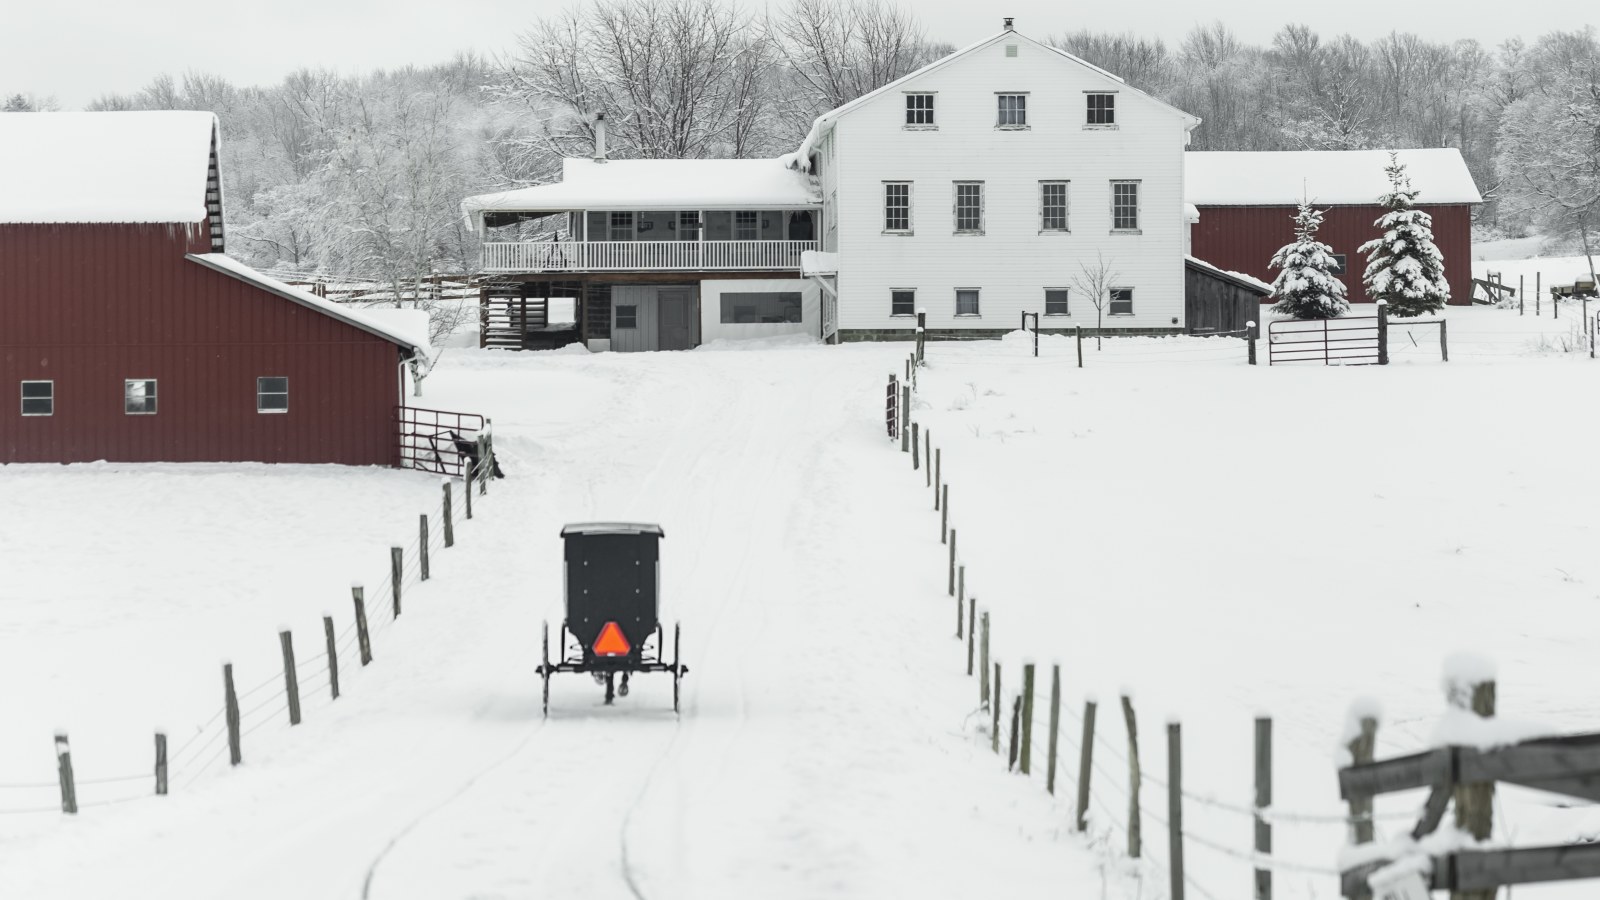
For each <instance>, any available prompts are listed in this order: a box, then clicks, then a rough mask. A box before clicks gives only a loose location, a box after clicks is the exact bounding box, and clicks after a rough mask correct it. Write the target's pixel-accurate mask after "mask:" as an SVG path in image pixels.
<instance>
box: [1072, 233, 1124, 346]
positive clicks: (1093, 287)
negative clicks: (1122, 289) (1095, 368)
mask: <svg viewBox="0 0 1600 900" xmlns="http://www.w3.org/2000/svg"><path fill="white" fill-rule="evenodd" d="M1114 263H1115V261H1114V260H1108V259H1106V258H1105V256H1104V255H1103V254H1101V253H1096V254H1095V255H1094V262H1092V263H1091V262H1089V261H1088V260H1079V261H1078V274H1076V275H1074V276H1072V287H1073V289H1074V290H1076V291H1078V293H1080V294H1082V295H1083V296H1084V297H1086V298H1087V299H1088V301H1089V302H1090V303H1091V304H1093V305H1094V348H1095V349H1096V350H1099V349H1100V332H1101V330H1102V325H1103V323H1104V321H1105V311H1106V306H1107V305H1108V304H1109V303H1110V302H1111V288H1112V286H1113V285H1115V284H1116V283H1117V282H1118V281H1119V280H1121V278H1122V276H1121V275H1119V274H1117V270H1116V267H1115V264H1114Z"/></svg>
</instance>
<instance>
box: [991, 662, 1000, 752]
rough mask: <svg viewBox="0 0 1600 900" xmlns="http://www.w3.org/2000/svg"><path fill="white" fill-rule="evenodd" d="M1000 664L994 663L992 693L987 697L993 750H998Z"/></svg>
mask: <svg viewBox="0 0 1600 900" xmlns="http://www.w3.org/2000/svg"><path fill="white" fill-rule="evenodd" d="M1000 696H1001V694H1000V664H999V663H998V662H997V663H995V664H994V693H993V694H991V695H990V697H989V701H990V702H989V709H990V710H991V711H992V712H993V713H994V726H993V727H992V728H990V729H989V738H990V742H991V743H992V745H993V749H994V752H996V753H999V752H1000V706H1001V703H1000Z"/></svg>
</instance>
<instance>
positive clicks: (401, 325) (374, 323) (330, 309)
mask: <svg viewBox="0 0 1600 900" xmlns="http://www.w3.org/2000/svg"><path fill="white" fill-rule="evenodd" d="M185 258H186V259H188V260H190V261H192V262H197V263H199V264H200V265H202V266H205V267H206V268H208V269H212V270H213V271H217V272H221V273H222V274H224V275H227V276H229V277H232V278H237V279H239V280H240V281H243V282H244V283H246V284H250V285H254V286H256V287H258V288H261V289H262V290H264V291H267V292H268V293H272V294H277V295H278V296H279V297H282V298H283V299H285V300H289V301H292V302H294V303H298V304H300V305H301V306H304V307H307V308H310V309H313V310H315V311H317V312H319V313H322V314H323V315H325V316H332V317H333V318H335V319H338V320H340V321H342V322H344V323H346V324H349V325H354V326H355V327H357V328H359V329H361V330H362V331H365V332H367V333H368V334H375V335H377V336H378V337H381V338H383V339H385V340H388V341H392V342H394V343H395V344H398V345H399V346H400V347H402V348H404V349H407V350H410V351H412V352H413V353H416V354H420V355H424V356H425V355H427V353H428V351H429V347H428V325H427V314H426V313H425V312H424V313H422V314H421V315H420V316H419V315H414V314H413V315H406V316H392V315H385V314H384V312H385V311H378V310H366V309H351V308H350V307H347V306H341V305H340V304H337V303H334V302H333V301H331V300H327V299H324V298H322V297H318V296H317V295H316V294H313V293H311V292H310V291H302V290H300V289H299V288H297V287H290V286H289V285H287V284H284V283H283V282H281V281H279V280H278V279H276V278H272V277H269V276H267V275H263V274H261V273H260V272H257V271H256V270H255V269H252V268H250V267H249V266H247V265H245V264H244V263H242V262H239V261H238V260H236V259H234V258H233V257H231V256H227V255H224V254H221V253H191V254H189V255H188V256H187V257H185ZM398 312H402V313H416V312H419V311H416V310H398Z"/></svg>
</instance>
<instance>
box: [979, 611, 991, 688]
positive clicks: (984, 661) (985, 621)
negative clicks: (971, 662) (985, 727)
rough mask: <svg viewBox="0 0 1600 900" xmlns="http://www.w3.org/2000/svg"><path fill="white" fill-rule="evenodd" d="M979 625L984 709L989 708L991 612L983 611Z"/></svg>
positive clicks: (980, 674)
mask: <svg viewBox="0 0 1600 900" xmlns="http://www.w3.org/2000/svg"><path fill="white" fill-rule="evenodd" d="M978 624H979V625H980V626H982V628H983V634H981V635H980V636H979V637H978V701H979V705H980V706H982V708H984V709H988V708H989V611H988V610H987V609H986V610H984V611H983V616H982V617H981V618H979V619H978Z"/></svg>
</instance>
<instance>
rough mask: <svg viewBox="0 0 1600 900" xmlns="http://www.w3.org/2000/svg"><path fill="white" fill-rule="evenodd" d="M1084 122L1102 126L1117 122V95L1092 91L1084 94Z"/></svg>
mask: <svg viewBox="0 0 1600 900" xmlns="http://www.w3.org/2000/svg"><path fill="white" fill-rule="evenodd" d="M1084 98H1085V100H1084V106H1085V109H1084V124H1085V125H1089V126H1094V127H1101V128H1104V127H1106V126H1110V125H1115V124H1117V95H1116V94H1114V93H1104V94H1101V93H1094V92H1090V93H1087V94H1085V95H1084Z"/></svg>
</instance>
